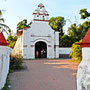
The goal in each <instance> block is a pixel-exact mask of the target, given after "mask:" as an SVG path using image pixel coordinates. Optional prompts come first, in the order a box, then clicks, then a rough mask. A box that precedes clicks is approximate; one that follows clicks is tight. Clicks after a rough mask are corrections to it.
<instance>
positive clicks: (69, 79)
mask: <svg viewBox="0 0 90 90" xmlns="http://www.w3.org/2000/svg"><path fill="white" fill-rule="evenodd" d="M25 64H26V66H27V68H26V69H24V70H21V71H16V72H14V73H12V74H11V75H10V81H11V90H76V70H77V66H78V64H77V63H73V62H69V60H26V61H25Z"/></svg>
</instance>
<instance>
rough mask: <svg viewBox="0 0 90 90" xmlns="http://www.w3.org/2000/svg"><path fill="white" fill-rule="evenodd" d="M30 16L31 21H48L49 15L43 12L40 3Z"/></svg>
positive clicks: (43, 7) (43, 9) (42, 6)
mask: <svg viewBox="0 0 90 90" xmlns="http://www.w3.org/2000/svg"><path fill="white" fill-rule="evenodd" d="M32 16H33V18H32V20H33V21H49V14H48V12H47V11H46V10H45V6H44V5H43V4H42V3H40V4H39V5H38V7H37V9H35V11H34V12H33V14H32Z"/></svg>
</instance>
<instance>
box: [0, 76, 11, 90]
mask: <svg viewBox="0 0 90 90" xmlns="http://www.w3.org/2000/svg"><path fill="white" fill-rule="evenodd" d="M8 76H9V75H8ZM8 76H7V79H6V84H5V86H4V88H2V89H1V90H10V88H9V85H10V80H9V77H8Z"/></svg>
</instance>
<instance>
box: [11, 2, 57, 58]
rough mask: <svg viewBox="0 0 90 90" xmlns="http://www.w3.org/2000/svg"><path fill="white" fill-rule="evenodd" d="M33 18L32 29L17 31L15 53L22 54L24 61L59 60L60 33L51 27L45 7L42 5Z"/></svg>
mask: <svg viewBox="0 0 90 90" xmlns="http://www.w3.org/2000/svg"><path fill="white" fill-rule="evenodd" d="M32 16H33V18H32V24H31V26H30V27H26V28H24V29H21V30H17V36H18V40H17V42H16V44H15V47H14V49H13V53H14V54H21V55H22V56H23V58H24V59H35V58H48V59H52V58H59V32H58V31H54V30H53V29H52V28H51V27H50V25H49V14H48V12H47V11H46V10H45V6H44V5H43V4H41V3H40V4H39V5H38V7H37V9H35V11H34V12H33V14H32ZM42 51H44V53H43V56H42Z"/></svg>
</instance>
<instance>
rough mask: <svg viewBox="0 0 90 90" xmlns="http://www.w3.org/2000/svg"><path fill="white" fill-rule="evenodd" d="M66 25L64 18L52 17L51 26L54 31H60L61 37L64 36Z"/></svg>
mask: <svg viewBox="0 0 90 90" xmlns="http://www.w3.org/2000/svg"><path fill="white" fill-rule="evenodd" d="M65 24H66V21H65V19H64V17H61V16H59V17H52V18H51V19H50V21H49V25H50V26H51V28H52V29H53V30H56V31H59V32H60V35H61V36H63V35H64V32H63V26H64V25H65Z"/></svg>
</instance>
